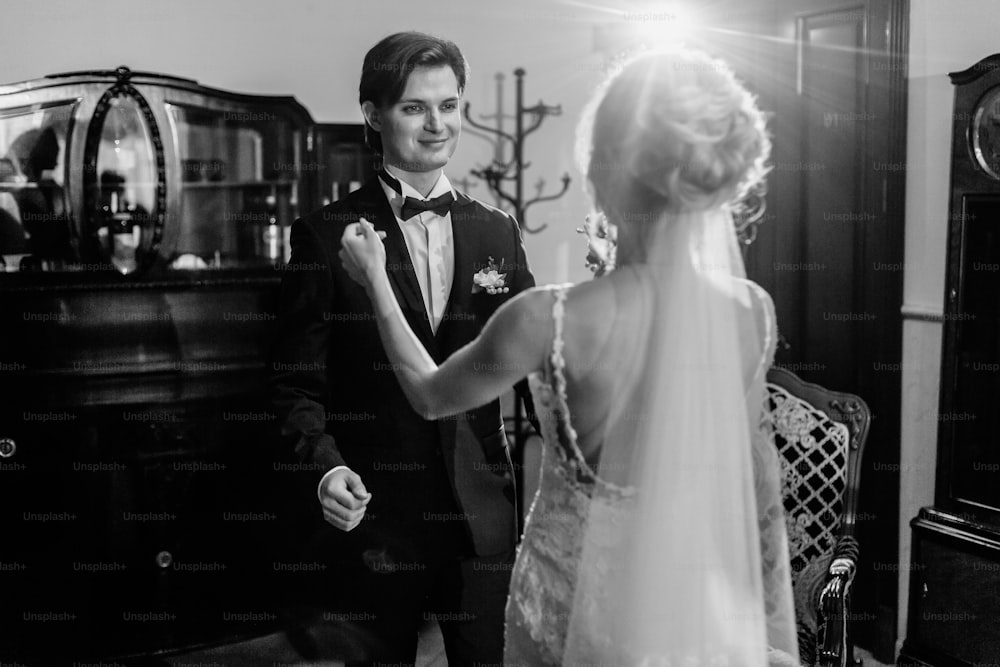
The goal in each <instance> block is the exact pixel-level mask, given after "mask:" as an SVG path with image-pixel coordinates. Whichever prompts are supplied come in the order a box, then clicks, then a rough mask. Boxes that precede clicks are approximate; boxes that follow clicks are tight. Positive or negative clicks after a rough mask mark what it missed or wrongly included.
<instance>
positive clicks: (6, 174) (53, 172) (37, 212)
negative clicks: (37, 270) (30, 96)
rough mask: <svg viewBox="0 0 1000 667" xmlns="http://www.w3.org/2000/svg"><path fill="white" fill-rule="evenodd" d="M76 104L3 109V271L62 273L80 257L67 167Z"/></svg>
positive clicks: (0, 154)
mask: <svg viewBox="0 0 1000 667" xmlns="http://www.w3.org/2000/svg"><path fill="white" fill-rule="evenodd" d="M76 104H77V102H76V101H75V100H72V101H66V102H57V103H50V104H46V105H33V106H31V107H22V108H20V109H6V110H0V258H2V260H3V263H2V264H0V270H4V271H17V270H19V269H20V268H22V265H23V264H24V263H25V262H27V263H36V264H39V267H41V264H42V263H44V264H45V268H51V269H58V268H63V267H65V266H67V265H68V264H69V263H71V262H72V261H73V260H74V259H75V258H76V256H77V254H78V249H77V247H76V245H77V243H76V234H75V232H74V229H73V224H72V215H71V211H70V205H69V197H68V196H67V181H68V178H67V167H66V146H67V144H68V141H69V139H70V132H71V130H72V118H73V113H74V110H75V108H76ZM25 268H27V267H25Z"/></svg>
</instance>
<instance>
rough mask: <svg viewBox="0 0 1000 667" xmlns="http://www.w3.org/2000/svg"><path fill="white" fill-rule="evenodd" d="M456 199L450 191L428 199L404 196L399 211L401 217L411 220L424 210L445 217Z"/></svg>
mask: <svg viewBox="0 0 1000 667" xmlns="http://www.w3.org/2000/svg"><path fill="white" fill-rule="evenodd" d="M454 201H455V195H453V194H452V193H450V192H446V193H444V194H443V195H441V196H440V197H434V198H433V199H428V200H426V201H424V200H421V199H414V198H413V197H403V207H402V208H401V209H400V211H399V217H401V218H402V219H403V220H409V219H410V218H412V217H413V216H415V215H420V214H421V213H423V212H424V211H434V212H435V213H437V214H438V215H440V216H442V217H443V216H445V215H446V214H447V213H448V211H450V210H451V205H452V203H453V202H454Z"/></svg>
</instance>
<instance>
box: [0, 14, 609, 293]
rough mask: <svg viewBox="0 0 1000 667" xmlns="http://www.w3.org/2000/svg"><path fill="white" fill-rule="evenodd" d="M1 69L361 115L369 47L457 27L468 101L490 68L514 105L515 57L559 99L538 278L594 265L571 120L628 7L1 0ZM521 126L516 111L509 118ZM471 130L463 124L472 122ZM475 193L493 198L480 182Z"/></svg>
mask: <svg viewBox="0 0 1000 667" xmlns="http://www.w3.org/2000/svg"><path fill="white" fill-rule="evenodd" d="M2 5H3V19H2V21H0V45H2V49H3V54H4V55H3V58H2V59H0V82H3V83H9V82H14V81H21V80H24V79H30V78H35V77H38V76H42V75H45V74H52V73H57V72H65V71H73V70H81V69H113V68H114V67H116V66H118V65H127V66H129V67H131V68H132V69H134V70H148V71H154V72H161V73H165V74H173V75H176V76H183V77H189V78H193V79H196V80H198V81H199V82H200V83H202V84H205V85H208V86H212V87H216V88H223V89H228V90H234V91H239V92H247V93H264V94H291V95H294V96H295V97H296V98H298V100H299V101H300V102H301V103H302V104H304V105H305V107H306V108H307V109H309V111H310V113H311V114H312V116H313V118H314V119H316V120H317V121H321V122H360V114H359V111H358V105H357V85H358V76H359V74H360V70H361V61H362V58H363V57H364V54H365V52H366V51H367V50H368V48H369V47H371V46H372V45H373V44H374V43H375V42H376V41H378V40H379V39H380V38H382V37H384V36H385V35H387V34H390V33H392V32H396V31H399V30H409V29H414V30H422V31H425V32H430V33H432V34H437V35H441V36H444V37H447V38H450V39H452V40H454V41H455V42H456V43H457V44H458V45H459V47H461V48H462V50H463V52H464V53H465V55H466V57H467V58H468V60H469V62H470V64H471V67H472V76H471V80H470V81H469V85H468V88H467V90H466V95H465V98H466V100H468V101H470V102H472V109H473V113H476V112H478V113H494V112H495V110H496V100H495V87H496V82H495V78H494V76H495V74H496V72H498V71H499V72H504V73H505V74H506V75H507V81H506V89H505V92H504V103H505V108H506V109H507V110H508V112H509V111H510V110H511V109H512V108H513V102H514V87H513V86H514V77H513V73H512V72H513V70H514V69H515V68H516V67H524V68H525V69H526V70H527V77H526V79H525V80H526V87H525V88H526V89H525V102H526V104H527V105H529V106H530V105H533V104H535V103H537V102H538V101H539V99H543V100H544V101H545V102H546V103H547V104H561V105H562V108H563V115H562V116H560V117H553V118H549V119H547V120H546V122H545V124H544V125H543V126H542V127H541V129H539V130H538V131H537V132H536V133H534V134H532V135H531V137H530V138H529V139H528V142H527V148H526V153H525V155H526V159H527V160H529V161H531V162H532V163H533V164H532V167H531V168H530V169H529V170H528V171H527V172H526V180H525V185H526V187H525V193H526V195H529V194H531V193H533V192H534V185H535V183H536V182H537V180H538V179H539V178H544V179H545V180H546V181H547V183H548V189H547V192H551V191H553V188H555V187H556V186H558V185H560V183H559V178H560V177H561V176H562V174H563V173H564V172H569V173H570V175H571V176H572V177H573V179H574V182H573V184H572V185H571V186H570V191H569V192H568V193H567V194H566V196H565V197H563V198H562V199H560V200H557V201H556V202H552V203H543V204H539V205H538V206H537V207H533V208H531V209H529V211H528V216H527V218H528V223H529V224H530V225H531V226H533V227H534V226H536V225H538V224H539V223H541V222H546V221H547V222H549V228H548V229H547V230H546V231H545V232H543V233H541V234H538V235H529V236H528V238H527V239H526V244H527V249H528V254H529V261H530V262H531V263H532V264H533V266H534V270H535V273H536V276H537V278H538V280H539V282H541V283H545V282H557V281H558V282H561V281H566V280H572V281H578V280H583V279H586V278H587V277H589V275H590V274H589V272H588V271H587V270H586V269H585V268H584V267H583V257H584V255H585V254H586V244H585V243H584V242H583V239H582V237H580V236H578V235H577V234H576V233H575V232H574V229H575V228H576V227H577V226H579V225H580V224H582V221H583V216H584V215H585V214H586V213H587V210H588V209H587V207H586V203H585V197H584V195H583V191H582V188H581V184H582V179H581V178H580V174H579V173H578V172H577V170H576V167H575V164H574V162H573V145H574V137H575V126H576V121H577V118H578V117H579V114H580V109H581V108H582V106H583V104H584V102H585V101H586V99H587V98H588V96H589V94H590V92H591V91H592V89H593V87H594V85H595V84H596V83H597V82H598V81H599V80H600V78H601V76H602V74H601V56H600V55H599V54H597V53H594V52H593V26H595V25H597V24H598V23H601V24H608V23H611V24H614V23H616V22H618V23H620V22H622V21H624V20H625V18H624V16H623V13H622V11H621V10H603V11H601V10H594V9H588V8H587V6H586V5H583V4H582V3H575V2H574V3H568V2H560V1H558V0H535V1H532V0H505V1H504V2H493V1H492V0H475V1H469V0H466V1H464V2H462V1H460V0H419V1H413V2H410V1H402V0H399V1H395V0H281V1H280V2H278V1H275V0H169V1H164V0H88V1H87V2H79V1H78V0H4V2H3V3H2ZM508 127H512V121H508ZM467 130H468V128H467ZM492 154H493V150H492V147H491V145H490V144H488V143H487V142H486V141H484V140H483V139H481V138H478V137H476V136H474V135H473V134H472V133H470V132H468V131H466V133H465V136H464V137H463V140H462V143H461V145H460V147H459V150H458V152H457V153H456V157H455V158H454V160H453V162H452V163H451V165H450V167H449V171H448V173H449V175H450V176H452V177H453V178H462V177H463V176H468V171H469V169H470V168H473V167H475V166H479V165H484V164H487V163H488V162H489V160H490V158H491V157H492ZM470 194H472V195H473V196H476V197H480V198H482V199H484V200H486V201H489V202H492V199H491V198H490V197H489V195H488V191H487V189H486V186H485V184H482V183H479V184H478V185H477V186H475V187H473V188H471V189H470Z"/></svg>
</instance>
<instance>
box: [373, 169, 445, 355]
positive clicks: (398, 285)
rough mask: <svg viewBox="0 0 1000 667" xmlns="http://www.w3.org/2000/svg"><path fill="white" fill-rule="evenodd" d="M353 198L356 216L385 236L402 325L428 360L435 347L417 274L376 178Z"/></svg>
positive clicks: (388, 269)
mask: <svg viewBox="0 0 1000 667" xmlns="http://www.w3.org/2000/svg"><path fill="white" fill-rule="evenodd" d="M356 197H357V198H356V205H357V207H358V212H359V213H360V214H361V215H363V216H365V218H366V219H367V220H368V222H370V223H372V225H373V226H374V227H375V229H376V230H377V231H382V232H385V241H384V245H385V264H386V273H387V274H388V275H389V282H390V283H391V284H392V291H393V292H394V293H395V295H396V301H397V302H398V303H399V304H400V306H401V307H402V309H403V314H404V315H405V316H406V321H407V322H409V323H410V328H411V329H413V331H414V333H416V334H417V337H418V338H419V339H420V342H422V343H423V344H424V347H425V348H427V350H428V352H430V353H431V356H436V355H435V352H436V348H437V344H436V342H435V340H434V332H433V331H432V330H431V324H430V321H429V320H428V318H427V310H426V309H425V307H424V297H423V295H422V294H421V292H420V283H419V282H417V274H416V273H415V272H414V270H413V260H411V259H410V251H409V250H408V249H407V247H406V239H405V238H403V231H402V230H401V229H400V228H399V223H397V222H396V216H395V215H394V214H393V212H392V207H391V206H389V200H387V199H386V198H385V192H383V191H382V186H381V185H379V180H378V177H373V178H371V179H370V180H369V181H368V182H367V183H366V184H365V185H364V187H362V188H361V189H360V190H358V191H357V193H356Z"/></svg>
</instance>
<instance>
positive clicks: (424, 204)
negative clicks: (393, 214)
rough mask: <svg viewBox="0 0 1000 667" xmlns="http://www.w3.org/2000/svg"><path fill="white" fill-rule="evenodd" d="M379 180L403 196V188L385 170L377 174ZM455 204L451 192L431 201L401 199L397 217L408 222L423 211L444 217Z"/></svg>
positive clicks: (409, 198) (410, 198) (411, 198)
mask: <svg viewBox="0 0 1000 667" xmlns="http://www.w3.org/2000/svg"><path fill="white" fill-rule="evenodd" d="M378 175H379V178H381V179H382V180H383V181H385V184H386V185H388V186H389V187H390V188H392V189H393V190H395V191H396V192H397V193H398V194H403V186H402V185H400V184H399V181H398V180H397V179H396V178H394V177H393V176H392V174H390V173H389V172H387V171H386V170H385V169H382V170H380V171H379V172H378ZM454 202H455V195H454V193H451V192H446V193H444V194H443V195H441V196H439V197H434V198H433V199H427V200H423V199H414V198H413V197H403V207H402V209H400V212H399V217H401V218H402V219H403V220H409V219H410V218H412V217H413V216H415V215H420V214H421V213H423V212H425V211H434V213H436V214H437V215H440V216H442V217H443V216H444V215H446V214H447V213H448V211H450V210H451V205H452V204H453V203H454Z"/></svg>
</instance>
